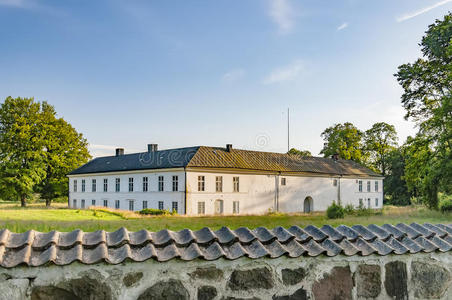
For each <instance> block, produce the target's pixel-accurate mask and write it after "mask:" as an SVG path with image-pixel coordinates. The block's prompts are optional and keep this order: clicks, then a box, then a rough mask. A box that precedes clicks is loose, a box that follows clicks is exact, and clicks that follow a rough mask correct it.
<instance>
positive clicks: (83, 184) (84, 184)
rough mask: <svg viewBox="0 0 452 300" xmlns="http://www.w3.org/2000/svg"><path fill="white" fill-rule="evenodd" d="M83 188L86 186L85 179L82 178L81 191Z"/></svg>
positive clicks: (83, 190)
mask: <svg viewBox="0 0 452 300" xmlns="http://www.w3.org/2000/svg"><path fill="white" fill-rule="evenodd" d="M85 188H86V181H85V179H82V193H84V192H85Z"/></svg>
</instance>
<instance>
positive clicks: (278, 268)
mask: <svg viewBox="0 0 452 300" xmlns="http://www.w3.org/2000/svg"><path fill="white" fill-rule="evenodd" d="M451 271H452V253H451V252H445V253H441V252H432V253H417V254H404V255H393V254H391V255H386V256H379V255H369V256H366V257H363V256H344V255H338V256H334V257H328V256H326V255H320V256H317V257H307V256H302V257H298V258H288V257H284V256H283V257H279V258H274V259H272V258H259V259H250V258H245V257H242V258H239V259H236V260H227V259H218V260H214V261H206V260H192V261H182V260H179V259H174V260H170V261H167V262H157V261H155V260H147V261H144V262H130V261H125V262H123V263H121V264H118V265H111V264H107V263H98V264H92V265H84V264H81V263H77V262H75V263H72V264H70V265H66V266H57V265H45V266H41V267H27V266H17V267H15V268H11V269H1V268H0V299H5V300H19V299H20V300H22V299H33V300H51V299H55V300H56V299H58V300H64V299H91V300H102V299H168V300H169V299H199V300H214V299H218V300H220V299H262V300H263V299H272V300H275V299H278V300H283V299H286V300H289V299H317V300H318V299H320V300H328V299H452V288H451V287H450V286H451V284H452V276H451Z"/></svg>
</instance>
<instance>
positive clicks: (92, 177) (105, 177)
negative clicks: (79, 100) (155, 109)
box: [68, 144, 383, 215]
mask: <svg viewBox="0 0 452 300" xmlns="http://www.w3.org/2000/svg"><path fill="white" fill-rule="evenodd" d="M68 177H69V206H70V207H73V208H88V207H89V206H106V207H110V208H117V209H124V210H135V211H137V210H141V209H143V208H158V209H167V210H170V211H172V210H176V211H177V212H178V213H179V214H187V215H203V214H263V213H267V212H269V211H280V212H286V213H292V212H310V211H324V210H326V208H327V207H328V206H329V205H331V203H332V202H333V201H336V202H337V203H341V204H342V205H344V206H345V205H347V204H352V205H353V206H356V207H357V206H359V205H360V204H361V205H362V206H364V207H369V208H381V207H382V205H383V177H382V176H381V175H379V174H376V173H375V172H373V171H371V170H369V169H368V168H365V167H363V166H361V165H359V164H357V163H355V162H353V161H349V160H342V159H337V158H322V157H301V156H296V155H289V154H281V153H270V152H258V151H248V150H238V149H233V148H232V145H227V146H226V148H220V147H205V146H199V147H188V148H179V149H169V150H160V151H159V150H157V145H156V144H150V145H148V151H147V152H143V153H134V154H124V150H123V149H121V148H119V149H116V155H115V156H108V157H99V158H95V159H93V160H91V161H90V162H88V163H87V164H85V165H83V166H82V167H80V168H78V169H76V170H74V171H73V172H71V173H70V174H69V175H68Z"/></svg>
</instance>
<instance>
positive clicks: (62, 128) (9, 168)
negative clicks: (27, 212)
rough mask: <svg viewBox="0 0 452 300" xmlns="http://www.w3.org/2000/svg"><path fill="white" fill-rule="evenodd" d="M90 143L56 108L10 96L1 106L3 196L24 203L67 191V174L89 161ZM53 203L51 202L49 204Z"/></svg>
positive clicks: (0, 184)
mask: <svg viewBox="0 0 452 300" xmlns="http://www.w3.org/2000/svg"><path fill="white" fill-rule="evenodd" d="M89 157H90V156H89V153H88V150H87V142H86V140H85V139H84V138H83V136H82V135H81V134H79V133H77V132H76V130H75V129H74V128H73V127H72V126H70V125H69V124H68V123H67V122H66V121H65V120H64V119H62V118H57V117H56V112H55V109H54V107H53V106H51V105H49V104H48V103H47V102H42V103H40V102H37V101H34V99H33V98H12V97H8V98H6V100H5V101H4V103H2V105H1V106H0V194H2V195H3V196H5V195H7V196H8V197H12V198H15V199H20V200H21V205H22V206H25V205H26V199H27V198H29V197H30V195H31V194H32V193H33V192H35V191H41V192H42V194H43V196H44V197H46V199H49V200H50V199H52V198H53V197H57V196H59V195H62V194H64V193H66V192H67V184H66V182H67V178H66V174H67V173H68V172H69V170H71V169H73V168H76V167H78V166H80V165H81V164H83V163H85V162H86V161H87V160H88V159H89ZM49 203H50V202H49Z"/></svg>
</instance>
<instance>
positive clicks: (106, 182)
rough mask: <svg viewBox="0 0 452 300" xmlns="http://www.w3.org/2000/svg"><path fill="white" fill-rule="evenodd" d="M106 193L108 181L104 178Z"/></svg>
mask: <svg viewBox="0 0 452 300" xmlns="http://www.w3.org/2000/svg"><path fill="white" fill-rule="evenodd" d="M107 191H108V179H107V178H104V192H107Z"/></svg>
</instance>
